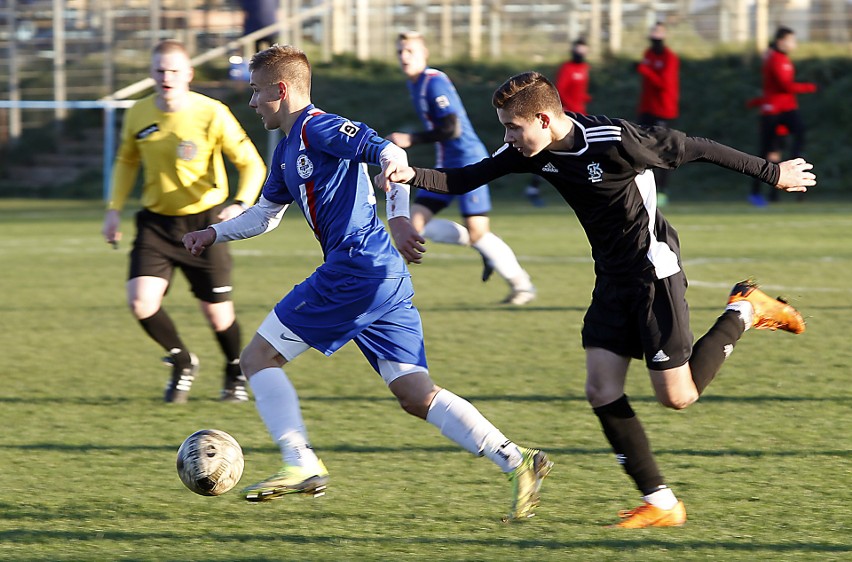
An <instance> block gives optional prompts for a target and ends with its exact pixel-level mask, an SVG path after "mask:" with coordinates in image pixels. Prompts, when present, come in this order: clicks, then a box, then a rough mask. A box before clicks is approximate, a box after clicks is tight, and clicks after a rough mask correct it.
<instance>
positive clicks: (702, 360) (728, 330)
mask: <svg viewBox="0 0 852 562" xmlns="http://www.w3.org/2000/svg"><path fill="white" fill-rule="evenodd" d="M744 331H745V324H743V321H742V318H741V317H740V313H739V312H737V311H736V310H726V311H725V312H724V313H723V314H722V315H721V316H720V317H719V318H718V319H717V320H716V323H715V324H713V327H712V328H710V329H709V330H708V331H707V333H706V334H704V336H703V337H702V338H701V339H700V340H698V341H697V342H696V343H695V346H693V348H692V357H691V358H690V359H689V368H690V369H691V370H692V381H693V382H694V383H695V388H697V389H698V394H699V395H700V394H701V393H702V392H704V389H705V388H707V385H709V384H710V382H711V381H712V380H713V379H714V378H715V377H716V373H718V372H719V369H721V368H722V363H724V362H725V359H727V358H728V355H730V354H731V352H732V351H733V350H734V346H735V345H736V344H737V341H739V339H740V338H741V337H742V335H743V332H744Z"/></svg>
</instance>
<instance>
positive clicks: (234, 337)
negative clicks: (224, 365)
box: [216, 320, 240, 363]
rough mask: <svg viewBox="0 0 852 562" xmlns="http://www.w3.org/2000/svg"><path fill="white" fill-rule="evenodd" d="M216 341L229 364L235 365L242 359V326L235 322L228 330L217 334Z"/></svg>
mask: <svg viewBox="0 0 852 562" xmlns="http://www.w3.org/2000/svg"><path fill="white" fill-rule="evenodd" d="M216 341H218V342H219V347H221V348H222V353H224V354H225V359H226V360H227V361H228V363H233V362H234V361H236V360H238V359H239V358H240V325H239V324H238V323H237V321H236V320H234V323H233V324H231V325H230V326H229V327H228V328H226V329H224V330H222V331H221V332H216Z"/></svg>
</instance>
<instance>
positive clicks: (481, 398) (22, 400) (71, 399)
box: [0, 394, 852, 411]
mask: <svg viewBox="0 0 852 562" xmlns="http://www.w3.org/2000/svg"><path fill="white" fill-rule="evenodd" d="M464 398H465V399H466V400H469V401H471V402H474V403H476V402H539V403H545V402H553V403H558V402H579V403H582V404H585V403H586V397H585V396H584V395H581V394H574V395H570V394H569V395H557V394H465V395H464ZM299 400H300V401H302V402H328V403H337V402H353V403H355V402H394V403H395V402H396V401H397V400H396V398H395V397H394V396H392V395H385V396H369V395H360V396H358V395H340V396H311V395H300V396H299ZM630 401H631V402H635V403H645V404H656V403H657V399H656V398H655V397H653V396H631V397H630ZM140 402H151V403H154V404H158V405H161V406H162V407H163V408H170V409H174V411H179V410H181V409H183V408H187V409H189V408H191V406H182V405H181V406H175V405H173V404H164V403H163V402H162V400H160V399H154V398H144V399H140V398H134V397H121V396H0V404H10V405H15V404H71V405H79V406H121V405H125V404H130V403H140ZM701 402H702V403H706V402H722V403H731V404H736V403H743V404H762V403H772V402H791V403H800V402H819V403H828V404H846V403H850V402H852V395H850V396H772V395H765V396H724V395H712V396H702V397H701ZM192 403H195V404H204V403H213V404H221V401H220V400H218V399H217V398H193V399H192ZM224 407H228V408H230V407H232V405H230V404H228V405H225V406H224Z"/></svg>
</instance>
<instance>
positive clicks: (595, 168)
mask: <svg viewBox="0 0 852 562" xmlns="http://www.w3.org/2000/svg"><path fill="white" fill-rule="evenodd" d="M586 170H588V172H589V181H590V182H591V183H598V182H599V181H602V180H603V170H601V165H600V164H599V163H597V162H592V163H591V164H589V165H588V166H586Z"/></svg>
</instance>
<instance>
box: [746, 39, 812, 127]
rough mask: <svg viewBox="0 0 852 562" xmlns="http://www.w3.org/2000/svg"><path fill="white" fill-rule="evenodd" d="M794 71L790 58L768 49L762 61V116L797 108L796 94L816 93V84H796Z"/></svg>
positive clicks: (775, 50)
mask: <svg viewBox="0 0 852 562" xmlns="http://www.w3.org/2000/svg"><path fill="white" fill-rule="evenodd" d="M795 74H796V69H795V68H793V63H792V62H791V61H790V57H788V56H787V55H786V54H784V53H782V52H781V51H779V50H777V49H769V52H768V53H767V55H766V58H765V60H764V61H763V104H762V105H761V106H760V112H761V113H762V114H763V115H775V114H776V113H784V112H785V111H793V110H794V109H798V108H799V102H798V101H797V100H796V94H811V93H813V92H816V89H817V88H816V84H813V83H811V82H796V81H795V80H794V78H795Z"/></svg>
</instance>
